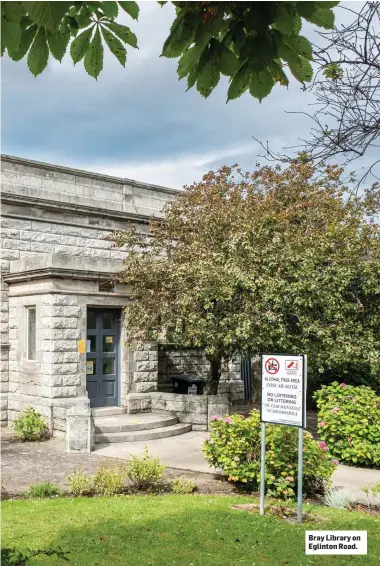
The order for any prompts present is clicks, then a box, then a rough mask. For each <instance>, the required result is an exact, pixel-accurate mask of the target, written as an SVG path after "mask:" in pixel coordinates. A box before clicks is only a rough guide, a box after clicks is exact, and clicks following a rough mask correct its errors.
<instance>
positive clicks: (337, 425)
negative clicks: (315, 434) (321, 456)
mask: <svg viewBox="0 0 380 566" xmlns="http://www.w3.org/2000/svg"><path fill="white" fill-rule="evenodd" d="M314 398H315V399H316V402H317V406H318V421H319V423H318V426H319V431H320V436H321V438H322V439H323V440H324V441H325V442H326V444H327V445H328V447H329V448H330V451H331V453H332V454H334V456H336V457H337V458H339V459H340V460H341V461H342V462H344V463H347V464H355V465H361V466H372V467H379V465H380V397H379V396H377V395H376V392H375V391H373V390H372V389H371V388H370V387H365V386H361V387H353V386H352V385H346V384H345V383H340V384H339V383H338V382H337V381H334V382H333V383H332V384H331V385H329V386H326V385H323V386H322V387H321V389H319V390H318V391H316V392H315V394H314Z"/></svg>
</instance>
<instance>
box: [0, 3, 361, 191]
mask: <svg viewBox="0 0 380 566" xmlns="http://www.w3.org/2000/svg"><path fill="white" fill-rule="evenodd" d="M139 4H140V6H141V11H140V17H139V21H138V22H135V21H132V20H130V19H129V22H127V17H126V18H125V23H128V25H130V27H131V28H132V30H133V31H134V32H135V33H136V34H137V36H138V42H139V50H134V49H132V48H129V49H128V55H127V65H126V68H125V69H124V68H123V67H122V66H121V65H120V64H119V63H118V61H117V60H116V59H115V58H114V57H113V55H111V54H110V53H109V51H108V48H106V49H105V52H106V55H105V64H104V70H103V71H102V73H101V74H100V76H99V78H98V81H95V80H94V79H92V78H91V77H89V76H88V75H87V74H86V72H85V71H84V68H83V62H81V63H78V64H77V66H76V67H75V68H74V66H73V63H72V60H71V58H70V57H69V56H66V57H65V59H64V60H63V62H62V64H59V63H58V62H57V61H55V60H50V61H49V66H48V68H47V69H46V70H45V71H44V72H43V73H42V75H40V76H38V77H37V78H34V77H33V76H32V75H31V73H30V72H29V71H28V68H27V66H26V61H25V60H23V61H21V62H19V63H14V62H13V61H11V60H9V59H8V58H4V60H3V64H2V152H3V153H7V154H11V155H17V156H20V157H25V158H30V159H36V160H39V161H45V162H50V163H55V164H60V165H67V166H70V167H76V168H81V169H87V170H90V171H96V172H99V173H107V174H110V175H116V176H121V177H128V178H131V179H136V180H139V181H146V182H149V183H154V184H158V185H165V186H169V187H175V188H180V187H181V186H183V185H184V184H190V183H192V182H193V181H197V180H199V179H200V178H201V176H202V175H203V174H204V173H206V172H207V171H209V170H210V169H216V168H218V167H219V166H221V165H223V164H230V165H231V164H233V163H239V165H240V166H241V167H242V168H243V169H247V170H252V169H253V168H254V166H255V164H256V162H257V160H258V155H259V154H260V153H262V151H260V149H259V147H258V145H257V143H256V142H255V141H254V140H253V139H252V137H253V136H254V137H256V138H259V139H261V140H263V141H264V142H266V141H268V142H269V143H270V145H271V146H272V147H273V148H274V149H281V148H282V147H283V146H289V145H293V144H294V143H297V140H298V138H304V137H306V136H307V133H308V130H309V127H310V122H309V121H308V119H307V118H305V117H302V116H297V115H294V114H286V111H295V110H305V111H307V107H308V104H309V103H311V102H312V101H313V96H312V95H311V94H310V93H305V92H303V91H302V89H301V85H300V84H299V83H297V82H296V81H292V82H291V84H290V87H289V88H288V89H286V88H284V87H281V86H276V87H275V88H274V90H273V91H272V94H271V95H270V96H269V97H268V98H267V99H265V100H264V101H263V102H262V103H261V104H260V103H259V102H258V101H256V100H255V99H253V98H252V97H251V96H250V95H249V94H247V93H246V94H244V95H243V96H242V97H241V99H239V100H236V101H231V102H229V103H228V104H226V91H227V88H228V82H227V79H225V78H223V79H222V81H221V82H220V84H219V85H218V87H217V88H216V89H215V91H214V92H213V93H212V95H211V96H210V97H209V98H208V99H207V100H205V99H203V98H202V97H201V96H200V95H199V93H198V92H197V91H196V90H195V89H193V90H191V91H189V92H186V82H185V80H182V81H178V79H177V74H176V67H177V60H173V59H164V58H160V57H159V54H160V53H161V49H162V45H163V42H164V40H165V39H166V37H167V35H168V30H169V27H170V24H171V22H172V20H173V13H174V12H173V7H172V5H171V4H167V5H166V6H164V7H163V8H160V6H159V5H158V4H157V2H139ZM356 4H358V3H356ZM341 17H342V16H341V15H339V12H338V15H337V20H338V22H339V20H340V19H341ZM302 33H303V34H304V35H306V36H307V37H309V38H311V37H312V36H313V26H310V25H307V26H305V27H304V29H303V32H302ZM260 161H261V162H263V159H260Z"/></svg>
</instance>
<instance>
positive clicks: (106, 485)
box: [93, 464, 125, 495]
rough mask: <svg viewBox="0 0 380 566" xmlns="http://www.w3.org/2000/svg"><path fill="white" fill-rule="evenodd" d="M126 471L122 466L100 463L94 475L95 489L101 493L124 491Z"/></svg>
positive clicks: (115, 493)
mask: <svg viewBox="0 0 380 566" xmlns="http://www.w3.org/2000/svg"><path fill="white" fill-rule="evenodd" d="M124 476H125V474H124V471H123V468H122V467H120V466H107V465H106V464H100V466H99V467H98V469H97V470H96V473H95V476H94V480H93V481H94V489H95V492H96V493H98V494H100V495H117V494H118V493H122V492H123V491H124V488H125V486H124Z"/></svg>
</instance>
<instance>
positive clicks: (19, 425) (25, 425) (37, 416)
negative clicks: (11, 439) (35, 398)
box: [13, 407, 49, 441]
mask: <svg viewBox="0 0 380 566" xmlns="http://www.w3.org/2000/svg"><path fill="white" fill-rule="evenodd" d="M13 428H14V430H15V431H16V433H17V436H18V437H19V438H22V439H23V440H29V441H36V440H41V439H43V438H47V437H48V436H49V433H48V429H47V426H46V422H45V419H44V417H43V416H42V415H41V413H39V412H38V411H36V410H35V409H34V408H33V407H28V408H27V409H25V410H24V411H23V412H22V413H21V415H20V416H19V417H17V418H16V419H15V420H14V422H13Z"/></svg>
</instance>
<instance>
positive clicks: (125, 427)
mask: <svg viewBox="0 0 380 566" xmlns="http://www.w3.org/2000/svg"><path fill="white" fill-rule="evenodd" d="M94 423H95V433H118V432H139V431H143V430H154V429H156V428H165V427H168V426H171V425H175V424H178V417H176V416H171V415H169V416H164V415H162V418H160V419H157V420H155V421H147V422H141V423H126V424H120V425H116V424H115V425H107V424H102V423H101V417H96V418H95V419H94Z"/></svg>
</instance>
